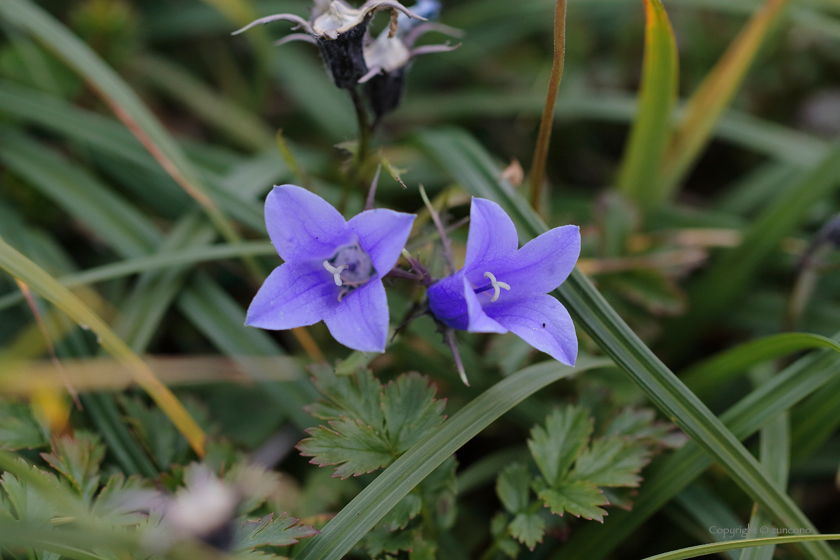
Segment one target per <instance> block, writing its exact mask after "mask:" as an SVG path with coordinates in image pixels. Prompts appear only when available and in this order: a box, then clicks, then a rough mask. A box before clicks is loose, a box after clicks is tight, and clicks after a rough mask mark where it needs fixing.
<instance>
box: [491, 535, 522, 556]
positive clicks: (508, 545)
mask: <svg viewBox="0 0 840 560" xmlns="http://www.w3.org/2000/svg"><path fill="white" fill-rule="evenodd" d="M496 546H498V547H499V550H501V551H502V552H503V553H504V554H505V556H507V557H508V558H516V557H517V556H519V545H518V544H516V541H515V540H513V539H501V540H498V541H496Z"/></svg>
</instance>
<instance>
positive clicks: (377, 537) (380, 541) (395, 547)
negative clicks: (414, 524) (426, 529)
mask: <svg viewBox="0 0 840 560" xmlns="http://www.w3.org/2000/svg"><path fill="white" fill-rule="evenodd" d="M419 539H420V534H419V530H416V529H415V530H411V531H394V532H389V531H386V530H384V529H379V530H375V531H371V532H369V533H368V534H367V536H366V538H365V548H367V551H368V553H369V554H370V557H371V558H376V557H378V556H380V555H382V554H397V553H398V552H399V551H401V550H411V549H412V548H413V547H414V546H415V544H416V543H417V541H418V540H419Z"/></svg>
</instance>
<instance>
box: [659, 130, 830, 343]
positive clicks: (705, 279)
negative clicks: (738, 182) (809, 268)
mask: <svg viewBox="0 0 840 560" xmlns="http://www.w3.org/2000/svg"><path fill="white" fill-rule="evenodd" d="M838 187H840V142H837V143H835V144H834V146H833V147H832V149H831V151H830V152H829V153H828V154H826V155H825V156H824V158H823V160H822V162H821V163H820V164H819V165H817V166H816V167H815V168H814V169H812V170H811V171H809V172H808V173H806V174H805V175H804V176H803V177H802V178H801V179H800V180H799V182H798V183H797V184H796V185H795V186H794V187H793V188H790V189H786V190H785V191H784V192H783V193H782V194H781V196H779V197H778V198H777V199H776V200H775V201H773V203H772V204H770V205H769V206H768V207H767V208H765V210H764V211H763V212H761V214H760V215H759V216H758V217H757V219H755V220H754V221H753V222H752V223H751V225H750V227H749V229H747V231H745V232H744V237H743V240H742V241H741V245H739V246H738V247H737V248H735V249H732V250H729V251H726V252H725V253H724V254H722V255H720V256H719V258H717V259H716V260H715V261H714V262H713V263H712V265H711V266H709V267H708V268H707V269H706V270H705V271H703V273H702V274H701V275H700V276H698V278H697V279H696V280H695V281H694V282H693V283H692V284H691V285H690V286H689V290H688V293H689V299H690V301H691V302H693V303H694V305H693V306H692V307H691V311H690V313H689V314H687V315H685V316H684V317H682V318H679V319H675V320H673V321H671V322H670V324H669V325H668V327H667V328H666V329H665V330H664V332H665V333H666V335H665V337H664V340H663V341H662V343H663V345H666V346H667V347H668V348H669V349H670V350H671V351H673V352H675V353H679V352H680V351H682V350H684V349H685V347H686V345H687V344H688V342H689V341H691V340H694V339H695V338H696V337H695V336H694V335H696V334H697V333H699V332H701V331H702V330H703V329H705V328H707V327H708V326H709V324H710V323H711V322H712V321H714V320H715V319H716V318H718V317H719V316H720V315H721V314H722V313H724V312H726V311H727V310H729V309H731V308H732V306H733V305H735V304H736V303H737V301H738V300H739V298H741V297H742V296H743V295H744V294H745V293H746V292H747V290H748V289H749V284H750V281H751V279H752V278H753V277H754V275H755V274H756V272H757V271H758V270H759V269H760V268H761V266H762V265H763V264H764V263H765V262H766V261H767V259H768V258H769V257H770V255H772V254H773V252H774V251H776V250H777V248H778V247H779V244H780V243H781V241H782V240H783V239H784V238H785V237H787V236H789V235H791V233H792V232H793V231H794V229H795V228H796V227H797V226H798V225H799V224H800V223H801V222H802V220H804V219H805V216H806V214H807V212H808V211H809V210H810V209H811V207H812V206H813V205H814V204H816V203H817V202H818V201H819V200H822V199H823V198H825V197H826V196H828V195H829V194H830V193H831V192H833V191H834V190H836V189H837V188H838ZM697 302H703V304H702V305H697Z"/></svg>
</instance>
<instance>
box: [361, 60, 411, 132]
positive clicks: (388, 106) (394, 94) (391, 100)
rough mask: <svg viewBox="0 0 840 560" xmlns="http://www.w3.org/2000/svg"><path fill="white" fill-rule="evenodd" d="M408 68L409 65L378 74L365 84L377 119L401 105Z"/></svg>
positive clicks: (366, 92)
mask: <svg viewBox="0 0 840 560" xmlns="http://www.w3.org/2000/svg"><path fill="white" fill-rule="evenodd" d="M407 70H408V66H403V67H402V68H399V69H397V70H394V71H393V72H385V73H383V74H377V75H376V76H374V77H373V78H371V79H370V81H368V82H367V83H366V84H365V94H366V95H367V98H368V102H369V103H370V108H371V109H372V110H373V113H374V114H375V115H376V118H377V119H381V118H382V117H383V116H385V115H387V114H388V113H390V112H392V111H394V110H395V109H396V108H397V107H398V106H399V104H400V101H401V100H402V95H403V89H404V88H405V77H406V76H405V74H406V71H407Z"/></svg>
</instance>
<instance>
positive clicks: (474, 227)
mask: <svg viewBox="0 0 840 560" xmlns="http://www.w3.org/2000/svg"><path fill="white" fill-rule="evenodd" d="M517 247H519V238H518V237H517V235H516V227H515V226H514V225H513V221H511V219H510V218H509V217H508V215H507V214H505V211H504V210H502V207H501V206H499V205H498V204H496V203H495V202H492V201H490V200H486V199H484V198H473V199H472V207H471V208H470V233H469V237H468V238H467V258H466V261H465V262H464V270H465V271H467V272H470V271H472V270H474V269H475V268H476V267H481V266H482V264H483V263H485V262H489V261H496V260H500V259H503V258H505V257H512V256H513V254H514V253H515V252H516V248H517Z"/></svg>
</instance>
